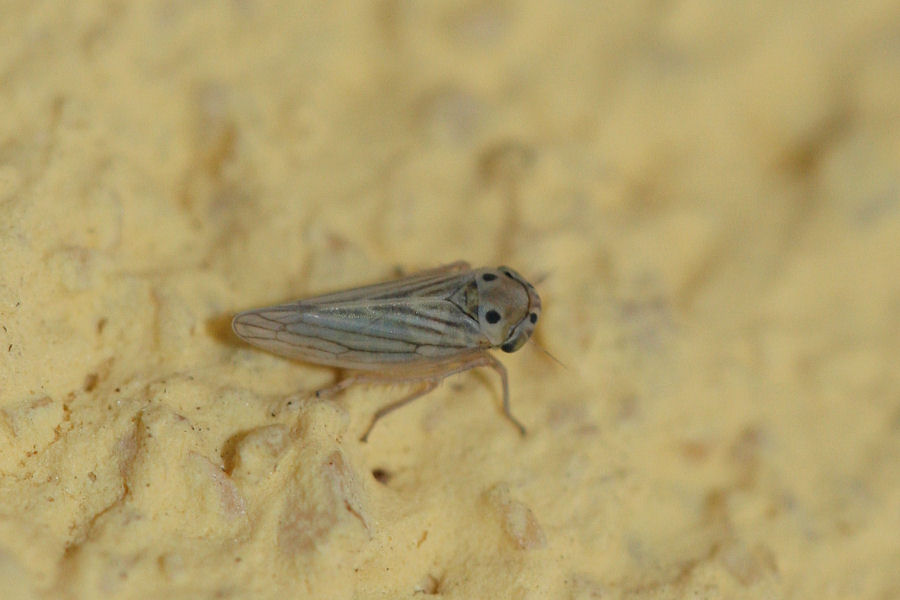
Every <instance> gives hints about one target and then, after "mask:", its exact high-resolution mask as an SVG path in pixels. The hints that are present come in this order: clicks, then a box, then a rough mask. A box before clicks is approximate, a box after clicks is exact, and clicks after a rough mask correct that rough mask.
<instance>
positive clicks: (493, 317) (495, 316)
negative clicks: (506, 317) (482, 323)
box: [484, 310, 500, 325]
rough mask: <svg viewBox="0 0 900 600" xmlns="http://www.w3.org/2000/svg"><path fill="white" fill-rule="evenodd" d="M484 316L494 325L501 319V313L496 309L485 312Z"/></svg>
mask: <svg viewBox="0 0 900 600" xmlns="http://www.w3.org/2000/svg"><path fill="white" fill-rule="evenodd" d="M484 318H485V320H486V321H487V322H488V323H490V324H491V325H493V324H494V323H496V322H497V321H499V320H500V313H498V312H497V311H496V310H489V311H487V312H486V313H484Z"/></svg>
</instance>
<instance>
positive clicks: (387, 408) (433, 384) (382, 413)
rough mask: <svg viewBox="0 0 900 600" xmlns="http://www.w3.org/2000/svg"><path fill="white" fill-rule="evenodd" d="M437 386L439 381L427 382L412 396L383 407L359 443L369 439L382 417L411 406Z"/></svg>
mask: <svg viewBox="0 0 900 600" xmlns="http://www.w3.org/2000/svg"><path fill="white" fill-rule="evenodd" d="M437 384H438V380H429V381H426V382H425V384H424V385H423V386H422V387H421V388H420V389H418V390H416V391H415V392H413V393H412V394H409V395H408V396H405V397H403V398H401V399H400V400H397V401H396V402H391V403H390V404H388V405H387V406H382V407H381V408H379V409H378V411H377V412H376V413H375V415H374V416H373V417H372V422H371V423H369V426H368V427H367V428H366V432H365V433H363V434H362V437H361V438H359V441H361V442H365V441H367V440H368V439H369V434H370V433H371V432H372V428H373V427H375V423H377V422H378V420H379V419H381V417H383V416H385V415H386V414H388V413H391V412H393V411H395V410H396V409H398V408H400V407H401V406H404V405H406V404H409V403H410V402H412V401H413V400H415V399H416V398H419V397H421V396H424V395H425V394H427V393H428V392H430V391H431V390H433V389H434V388H436V387H437Z"/></svg>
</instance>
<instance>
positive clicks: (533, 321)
mask: <svg viewBox="0 0 900 600" xmlns="http://www.w3.org/2000/svg"><path fill="white" fill-rule="evenodd" d="M528 318H529V319H531V322H532V324H534V323H537V313H531V315H529V317H528Z"/></svg>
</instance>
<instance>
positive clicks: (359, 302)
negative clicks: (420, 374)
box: [232, 269, 490, 370]
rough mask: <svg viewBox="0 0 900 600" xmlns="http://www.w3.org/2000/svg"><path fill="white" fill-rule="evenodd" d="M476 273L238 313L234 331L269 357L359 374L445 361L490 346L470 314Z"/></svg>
mask: <svg viewBox="0 0 900 600" xmlns="http://www.w3.org/2000/svg"><path fill="white" fill-rule="evenodd" d="M473 282H474V278H473V275H472V273H471V271H464V272H461V273H458V274H452V273H448V272H447V270H446V269H441V270H440V271H429V272H425V273H419V274H416V275H412V276H410V277H406V278H403V279H399V280H396V281H391V282H387V283H381V284H376V285H371V286H365V287H361V288H355V289H352V290H347V291H343V292H336V293H334V294H326V295H324V296H317V297H314V298H310V299H308V300H300V301H298V302H292V303H289V304H283V305H279V306H272V307H268V308H261V309H256V310H251V311H247V312H243V313H240V314H238V315H237V316H236V317H235V318H234V322H233V324H232V326H233V328H234V331H235V333H237V335H238V336H240V337H241V338H243V339H245V340H247V341H248V342H250V343H251V344H254V345H256V346H259V347H261V348H263V349H265V350H268V351H270V352H274V353H276V354H281V355H283V356H288V357H291V358H298V359H301V360H305V361H308V362H313V363H317V364H325V365H332V366H337V367H343V368H352V369H372V370H375V369H380V368H384V366H385V365H389V364H394V365H413V364H415V363H421V362H432V363H433V362H434V361H435V360H446V359H452V358H454V357H458V356H461V355H464V354H468V353H471V352H472V351H474V350H478V349H483V348H487V347H489V346H490V342H489V341H488V340H487V339H486V338H485V337H484V335H483V334H482V332H481V329H480V327H479V324H478V321H477V319H475V318H473V316H472V315H471V314H467V312H466V311H465V310H464V309H465V308H466V305H465V298H466V294H465V292H466V290H468V289H471V288H472V286H473V285H474V283H473Z"/></svg>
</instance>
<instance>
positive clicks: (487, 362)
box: [474, 352, 525, 435]
mask: <svg viewBox="0 0 900 600" xmlns="http://www.w3.org/2000/svg"><path fill="white" fill-rule="evenodd" d="M481 356H483V357H484V358H483V359H482V360H483V361H484V362H482V363H480V364H479V365H474V366H482V365H483V366H485V367H490V368H492V369H493V370H495V371H496V372H497V374H498V375H500V381H501V383H502V384H503V414H504V415H506V418H507V419H509V422H510V423H512V424H513V425H515V426H516V429H518V430H519V433H521V434H522V435H525V426H524V425H522V423H520V422H519V420H518V419H517V418H515V417H514V416H513V415H512V411H510V408H509V381H508V378H507V376H506V367H504V366H503V363H501V362H500V361H499V360H497V359H496V358H494V356H493V355H492V354H488V353H487V352H485V353H484V354H482V355H481Z"/></svg>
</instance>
